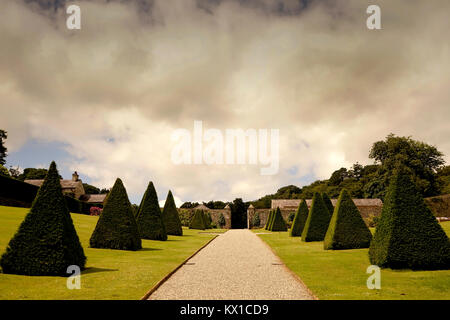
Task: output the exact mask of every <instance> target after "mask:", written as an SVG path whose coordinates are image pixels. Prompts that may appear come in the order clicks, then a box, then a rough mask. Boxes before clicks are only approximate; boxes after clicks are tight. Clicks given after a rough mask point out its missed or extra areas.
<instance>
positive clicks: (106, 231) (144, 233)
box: [0, 162, 183, 275]
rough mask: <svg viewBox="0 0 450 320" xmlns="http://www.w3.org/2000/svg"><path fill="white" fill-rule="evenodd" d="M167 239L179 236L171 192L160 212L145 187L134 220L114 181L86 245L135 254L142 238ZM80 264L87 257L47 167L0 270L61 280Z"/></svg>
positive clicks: (56, 180)
mask: <svg viewBox="0 0 450 320" xmlns="http://www.w3.org/2000/svg"><path fill="white" fill-rule="evenodd" d="M167 234H171V235H182V234H183V231H182V227H181V221H180V218H179V216H178V211H177V209H176V206H175V202H174V199H173V196H172V193H171V192H170V191H169V194H168V196H167V199H166V203H165V205H164V209H163V212H162V213H161V210H160V208H159V204H158V198H157V195H156V191H155V188H154V186H153V183H151V182H150V183H149V186H148V188H147V191H146V192H145V194H144V197H143V199H142V202H141V205H140V207H139V211H138V213H137V216H136V218H135V217H134V215H133V212H132V208H131V204H130V201H129V199H128V196H127V192H126V190H125V187H124V186H123V184H122V181H121V180H120V179H117V180H116V182H115V184H114V186H113V188H112V189H111V191H110V193H109V194H108V196H107V198H106V200H105V205H104V208H103V212H102V214H101V215H100V217H99V220H98V221H97V225H96V227H95V230H94V232H93V234H92V236H91V238H90V241H89V243H90V247H92V248H108V249H122V250H138V249H141V248H142V244H141V238H144V239H154V240H167ZM85 264H86V256H85V254H84V251H83V247H82V246H81V243H80V240H79V238H78V235H77V233H76V230H75V227H74V225H73V221H72V218H71V216H70V213H69V210H68V208H67V204H66V202H65V199H64V196H63V193H62V190H61V184H60V181H59V173H58V170H57V168H56V164H55V162H52V163H51V165H50V168H49V170H48V173H47V176H46V178H45V180H44V182H43V184H42V186H41V187H40V188H39V191H38V193H37V195H36V197H35V199H34V201H33V203H32V206H31V209H30V212H29V213H28V214H27V215H26V217H25V219H24V221H23V222H22V223H21V225H20V226H19V229H18V231H17V232H16V234H15V235H14V236H13V237H12V238H11V240H10V241H9V244H8V246H7V248H6V251H5V253H4V254H3V255H2V256H1V258H0V266H1V268H2V271H3V273H12V274H23V275H66V271H67V267H68V266H70V265H77V266H78V267H80V269H81V270H83V269H84V267H85Z"/></svg>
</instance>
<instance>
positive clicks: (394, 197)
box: [369, 167, 450, 270]
mask: <svg viewBox="0 0 450 320" xmlns="http://www.w3.org/2000/svg"><path fill="white" fill-rule="evenodd" d="M369 258H370V262H371V263H372V264H375V265H378V266H380V267H384V268H392V269H404V268H408V269H415V270H436V269H450V241H449V238H448V237H447V235H446V234H445V232H444V230H443V229H442V227H441V226H440V224H439V223H438V222H437V220H436V218H435V217H434V215H433V214H432V212H431V211H430V209H429V208H428V207H427V206H426V204H425V202H424V200H423V198H422V196H421V194H420V193H419V191H418V190H417V187H416V185H415V183H414V182H413V181H412V179H411V177H410V173H409V172H408V171H407V169H406V168H399V167H398V168H397V169H395V171H394V174H393V176H392V177H391V181H390V184H389V187H388V189H387V193H386V197H385V200H384V205H383V210H382V213H381V217H380V220H379V222H378V224H377V227H376V230H375V235H374V238H373V240H372V243H371V245H370V249H369Z"/></svg>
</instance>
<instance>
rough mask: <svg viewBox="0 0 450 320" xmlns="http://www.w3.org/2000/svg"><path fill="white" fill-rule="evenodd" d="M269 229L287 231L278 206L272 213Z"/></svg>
mask: <svg viewBox="0 0 450 320" xmlns="http://www.w3.org/2000/svg"><path fill="white" fill-rule="evenodd" d="M270 231H287V225H286V221H284V219H283V216H282V214H281V210H280V208H279V207H277V209H276V210H275V213H274V215H273V218H272V226H271V228H270Z"/></svg>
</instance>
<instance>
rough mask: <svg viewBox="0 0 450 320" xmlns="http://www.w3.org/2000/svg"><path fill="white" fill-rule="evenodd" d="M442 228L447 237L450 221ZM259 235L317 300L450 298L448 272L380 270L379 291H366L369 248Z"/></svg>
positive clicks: (443, 224) (282, 233)
mask: <svg viewBox="0 0 450 320" xmlns="http://www.w3.org/2000/svg"><path fill="white" fill-rule="evenodd" d="M442 226H443V228H444V229H445V231H446V232H447V235H450V222H443V223H442ZM255 232H267V231H266V230H255ZM259 236H260V237H261V238H262V239H263V240H264V241H265V242H266V243H267V244H269V245H270V246H271V247H272V248H273V250H274V251H275V252H276V253H277V254H278V256H279V257H280V258H281V259H282V260H283V262H284V263H285V264H286V265H287V267H288V268H290V269H291V270H292V271H293V272H295V273H296V274H297V275H298V276H299V277H300V278H301V279H302V280H303V282H304V283H305V284H306V285H307V286H308V287H309V288H310V289H311V291H312V292H313V293H314V294H315V295H316V296H317V297H318V298H319V299H450V270H443V271H411V270H391V269H382V271H381V289H380V290H369V289H367V286H366V281H367V278H368V277H369V274H366V270H367V267H368V266H369V265H370V262H369V258H368V254H367V252H368V249H355V250H339V251H333V250H323V242H308V243H305V242H301V241H300V238H291V237H289V236H288V233H287V232H273V233H270V234H260V235H259Z"/></svg>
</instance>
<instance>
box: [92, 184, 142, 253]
mask: <svg viewBox="0 0 450 320" xmlns="http://www.w3.org/2000/svg"><path fill="white" fill-rule="evenodd" d="M89 244H90V246H91V248H105V249H118V250H139V249H141V248H142V242H141V236H140V234H139V230H138V225H137V223H136V219H135V217H134V215H133V210H132V209H131V203H130V201H129V199H128V195H127V192H126V190H125V187H124V185H123V183H122V180H120V179H119V178H118V179H117V180H116V182H115V183H114V186H113V188H112V189H111V192H110V193H109V195H108V198H107V200H106V202H105V205H104V207H103V212H102V214H101V215H100V218H99V219H98V221H97V225H96V226H95V229H94V232H93V233H92V235H91V238H90V240H89Z"/></svg>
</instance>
